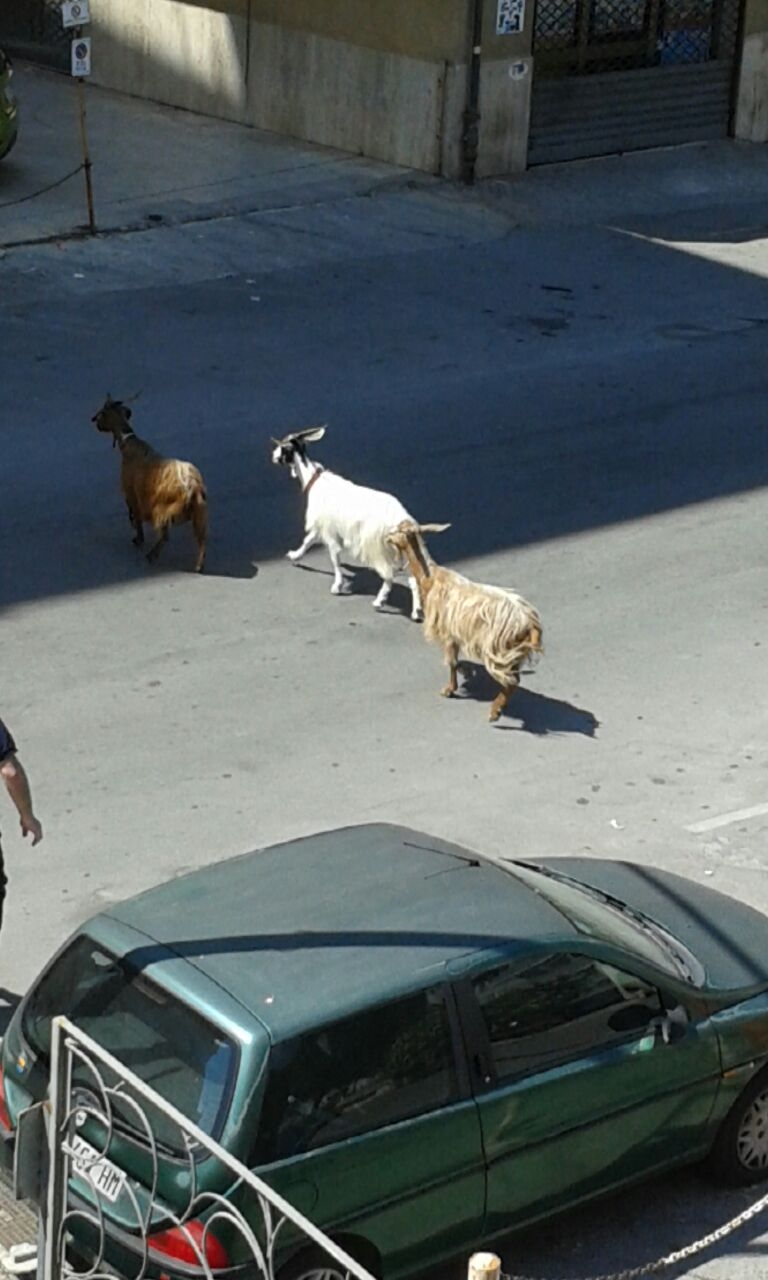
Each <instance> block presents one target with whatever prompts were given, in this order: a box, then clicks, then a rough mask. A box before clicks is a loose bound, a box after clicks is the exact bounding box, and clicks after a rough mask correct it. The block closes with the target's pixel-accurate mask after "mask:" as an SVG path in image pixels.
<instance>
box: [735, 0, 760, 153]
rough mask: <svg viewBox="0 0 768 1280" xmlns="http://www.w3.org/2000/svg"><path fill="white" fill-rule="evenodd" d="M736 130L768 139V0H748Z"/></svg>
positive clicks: (749, 136) (749, 139) (754, 138)
mask: <svg viewBox="0 0 768 1280" xmlns="http://www.w3.org/2000/svg"><path fill="white" fill-rule="evenodd" d="M743 30H744V44H743V48H742V54H741V66H740V69H739V78H738V84H737V89H736V113H735V120H734V133H735V134H736V137H737V138H744V139H745V140H746V141H747V142H768V0H746V6H745V10H744V27H743Z"/></svg>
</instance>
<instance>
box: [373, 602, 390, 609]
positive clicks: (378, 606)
mask: <svg viewBox="0 0 768 1280" xmlns="http://www.w3.org/2000/svg"><path fill="white" fill-rule="evenodd" d="M386 603H387V602H386V600H374V601H373V607H374V609H383V608H384V605H385V604H386Z"/></svg>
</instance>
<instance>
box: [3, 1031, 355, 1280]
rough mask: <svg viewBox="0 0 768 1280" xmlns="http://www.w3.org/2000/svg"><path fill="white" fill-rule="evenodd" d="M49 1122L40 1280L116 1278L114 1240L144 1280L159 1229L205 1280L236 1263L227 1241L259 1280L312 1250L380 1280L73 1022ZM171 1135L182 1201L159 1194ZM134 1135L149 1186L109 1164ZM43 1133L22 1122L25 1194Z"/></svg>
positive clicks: (329, 1264) (335, 1268) (335, 1269)
mask: <svg viewBox="0 0 768 1280" xmlns="http://www.w3.org/2000/svg"><path fill="white" fill-rule="evenodd" d="M41 1114H44V1115H45V1126H44V1127H45V1130H46V1134H47V1136H46V1140H45V1146H46V1147H47V1162H48V1168H47V1170H46V1172H45V1176H44V1178H43V1179H42V1180H41V1182H40V1183H39V1186H40V1192H39V1195H38V1200H39V1201H40V1202H41V1203H40V1206H39V1207H40V1209H41V1218H42V1223H43V1232H42V1234H43V1237H44V1242H43V1249H42V1258H41V1262H42V1267H40V1268H39V1269H38V1276H39V1277H40V1280H70V1278H71V1277H76V1276H77V1277H80V1280H82V1277H83V1276H84V1275H86V1276H87V1277H88V1278H89V1280H114V1270H110V1265H111V1264H110V1255H111V1253H113V1251H114V1248H115V1240H118V1241H119V1242H120V1245H121V1259H122V1261H121V1270H122V1273H123V1274H124V1275H125V1276H126V1280H143V1277H144V1276H145V1275H146V1273H147V1270H148V1267H149V1265H150V1261H154V1262H155V1263H157V1262H158V1255H157V1248H158V1247H159V1241H158V1233H159V1232H161V1233H162V1235H163V1239H164V1240H167V1238H168V1233H169V1232H172V1233H173V1234H174V1236H175V1238H176V1240H177V1241H178V1240H179V1239H182V1240H183V1242H184V1246H185V1253H186V1257H187V1268H188V1267H189V1265H190V1264H191V1265H192V1267H195V1268H198V1269H199V1272H200V1274H201V1275H202V1276H205V1277H206V1280H214V1276H215V1273H216V1271H217V1270H218V1269H221V1268H223V1267H224V1266H225V1263H224V1261H222V1259H221V1253H220V1251H221V1248H222V1246H221V1244H220V1243H219V1242H220V1240H221V1239H226V1240H227V1241H228V1250H227V1252H228V1260H227V1264H226V1265H229V1261H230V1260H231V1257H232V1256H233V1255H235V1254H236V1256H237V1260H238V1263H239V1265H241V1266H244V1267H245V1268H246V1270H247V1272H248V1274H250V1275H252V1276H258V1277H260V1280H278V1278H279V1275H280V1269H281V1267H282V1265H283V1264H284V1262H285V1261H286V1260H287V1258H289V1257H290V1258H291V1259H295V1257H296V1256H297V1255H298V1254H301V1253H303V1251H304V1249H305V1248H307V1247H310V1246H311V1250H312V1254H313V1257H315V1258H316V1257H317V1256H318V1255H322V1259H323V1261H322V1262H315V1263H314V1265H313V1269H316V1270H322V1271H324V1272H325V1273H326V1275H327V1274H329V1273H335V1274H336V1275H337V1276H340V1277H344V1278H345V1280H372V1277H371V1276H370V1274H369V1273H368V1272H367V1271H366V1270H365V1269H364V1268H363V1267H362V1266H361V1265H360V1263H359V1262H357V1261H356V1260H355V1259H354V1258H352V1257H350V1255H349V1254H348V1253H347V1252H346V1251H345V1250H344V1249H342V1248H340V1247H339V1246H338V1245H337V1244H336V1243H334V1241H332V1240H330V1239H329V1237H328V1236H327V1235H325V1233H324V1232H323V1231H321V1230H320V1229H319V1228H318V1227H316V1226H315V1225H314V1224H313V1223H312V1222H310V1221H309V1219H308V1218H306V1217H305V1216H304V1215H303V1214H302V1213H300V1212H299V1211H298V1210H297V1209H296V1208H294V1207H293V1205H291V1204H289V1203H288V1201H286V1200H284V1199H283V1198H282V1196H280V1195H278V1194H277V1192H275V1191H274V1190H273V1189H272V1188H271V1187H270V1186H269V1185H268V1184H267V1183H266V1182H264V1181H263V1179H262V1178H260V1177H258V1176H257V1175H256V1174H255V1173H253V1172H252V1171H251V1170H250V1169H248V1168H246V1166H245V1165H243V1164H242V1163H241V1162H240V1161H238V1160H236V1159H235V1158H234V1157H233V1156H231V1155H230V1154H229V1153H228V1152H227V1151H226V1150H224V1148H223V1147H221V1146H220V1144H219V1143H217V1142H215V1141H214V1140H213V1139H212V1138H211V1137H209V1136H208V1135H207V1134H206V1133H204V1132H203V1130H202V1129H200V1128H199V1127H198V1126H197V1125H196V1124H194V1123H193V1122H192V1121H191V1120H189V1119H188V1118H187V1117H186V1116H184V1115H183V1114H182V1113H181V1112H180V1111H179V1110H178V1109H177V1108H176V1107H174V1106H173V1105H172V1104H171V1103H170V1102H167V1101H166V1100H165V1099H164V1098H163V1097H161V1096H160V1095H159V1094H158V1093H157V1092H156V1091H155V1090H153V1089H152V1088H150V1086H149V1085H147V1084H146V1083H145V1082H144V1081H143V1080H141V1079H140V1078H139V1077H138V1076H136V1075H135V1074H134V1073H133V1072H131V1071H129V1070H128V1069H127V1068H126V1067H125V1066H124V1065H123V1064H122V1063H121V1062H119V1061H118V1060H117V1059H116V1058H114V1057H112V1055H111V1054H109V1053H107V1052H106V1050H104V1049H102V1048H101V1046H100V1045H98V1044H97V1043H96V1042H95V1041H94V1040H92V1039H91V1038H90V1037H89V1036H87V1035H85V1034H84V1032H82V1031H80V1030H79V1029H78V1028H77V1027H75V1026H73V1025H72V1023H70V1022H69V1021H68V1020H67V1019H66V1018H64V1017H59V1018H55V1019H54V1020H53V1024H52V1044H51V1077H50V1092H49V1099H48V1101H47V1103H46V1104H44V1106H43V1108H42V1111H41ZM153 1115H158V1116H159V1115H161V1116H162V1126H163V1140H162V1142H159V1141H158V1139H157V1137H156V1135H155V1132H154V1128H153V1123H152V1119H151V1117H152V1116H153ZM169 1126H170V1132H172V1133H173V1134H174V1135H177V1138H176V1136H174V1141H173V1143H172V1146H173V1149H174V1151H175V1152H176V1159H175V1162H174V1174H173V1185H174V1189H175V1192H174V1196H173V1197H172V1198H173V1200H174V1203H172V1204H170V1203H169V1202H168V1197H167V1195H165V1194H163V1195H162V1197H161V1195H160V1192H159V1189H158V1184H159V1181H160V1171H161V1166H162V1165H163V1162H165V1165H166V1166H167V1165H168V1159H167V1156H166V1151H167V1149H168V1134H169ZM127 1128H130V1130H131V1131H132V1133H133V1135H134V1142H135V1143H138V1147H139V1148H140V1149H141V1152H142V1153H143V1154H142V1158H143V1163H144V1166H145V1170H146V1175H145V1174H142V1178H141V1181H140V1182H139V1181H136V1180H135V1178H134V1177H133V1176H132V1175H131V1172H130V1170H128V1169H123V1168H121V1167H120V1166H119V1165H117V1164H116V1163H113V1162H112V1160H111V1159H110V1151H111V1149H112V1148H113V1142H114V1139H115V1137H116V1136H118V1137H119V1136H121V1135H122V1136H123V1137H124V1136H125V1133H126V1129H127ZM38 1131H39V1127H38ZM32 1132H34V1126H32V1125H31V1124H30V1125H29V1126H28V1127H27V1126H26V1125H25V1124H23V1123H20V1126H19V1135H18V1139H17V1146H19V1148H20V1149H19V1150H18V1151H17V1193H18V1190H19V1187H18V1183H19V1176H18V1171H19V1169H20V1168H23V1165H24V1160H25V1157H24V1152H23V1149H22V1148H23V1145H24V1142H25V1133H30V1134H31V1133H32ZM84 1133H87V1134H88V1139H87V1140H85V1139H84V1136H83V1135H84ZM94 1133H98V1134H99V1135H100V1137H97V1138H95V1137H94ZM179 1156H180V1158H179ZM207 1158H210V1159H212V1160H214V1161H215V1162H216V1168H217V1171H218V1172H219V1173H220V1175H221V1178H220V1183H221V1186H222V1187H223V1188H224V1190H219V1191H213V1190H202V1189H200V1186H199V1182H200V1178H199V1165H200V1162H201V1161H202V1160H203V1159H207ZM29 1163H30V1161H29V1158H27V1164H28V1165H29ZM38 1163H39V1161H38ZM167 1172H168V1170H167V1167H166V1176H167ZM78 1184H79V1194H78ZM84 1189H85V1192H86V1194H85V1195H84V1194H83V1190H84ZM28 1193H29V1191H28V1188H27V1194H28ZM179 1197H180V1198H181V1199H179ZM118 1199H119V1211H120V1212H119V1219H120V1220H119V1225H116V1220H115V1212H114V1211H115V1210H116V1208H117V1202H118ZM110 1210H112V1212H110ZM158 1223H160V1226H159V1225H158ZM126 1252H127V1253H128V1254H129V1256H130V1257H131V1258H132V1259H134V1260H135V1266H134V1268H133V1271H132V1273H131V1274H128V1273H127V1271H126V1269H125V1257H126ZM160 1262H161V1264H162V1257H161V1258H160ZM112 1265H113V1264H112Z"/></svg>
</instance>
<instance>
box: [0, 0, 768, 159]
mask: <svg viewBox="0 0 768 1280" xmlns="http://www.w3.org/2000/svg"><path fill="white" fill-rule="evenodd" d="M56 7H57V6H56V0H4V3H3V6H2V8H3V11H4V14H5V16H3V17H0V42H2V41H3V40H6V41H7V40H8V39H9V36H8V32H7V30H4V25H3V24H5V26H6V28H7V25H8V22H9V20H10V21H12V22H13V23H14V24H15V25H14V30H13V32H12V33H11V34H12V36H13V39H12V40H11V49H13V47H14V42H15V43H16V44H18V45H20V46H21V45H24V41H23V40H21V39H20V36H19V31H20V29H21V27H22V26H23V25H24V22H25V21H26V20H27V18H29V19H30V21H29V24H28V25H29V27H30V31H32V29H33V28H34V27H35V21H34V20H33V19H35V16H36V19H37V29H38V30H40V31H43V30H45V31H47V32H48V35H47V37H46V38H47V40H48V43H49V44H55V45H56V51H57V53H58V54H59V55H61V52H62V49H63V46H61V42H60V41H56V40H55V39H54V36H53V35H52V34H51V31H52V28H51V10H52V9H55V8H56ZM91 12H92V22H91V34H92V35H93V49H94V71H93V79H94V81H95V82H96V83H100V84H103V85H106V86H109V87H111V88H114V89H120V90H123V91H124V92H127V93H132V94H136V95H138V96H141V97H146V98H150V99H153V100H155V101H158V102H164V103H168V104H170V105H172V106H178V107H185V108H188V109H189V110H191V111H197V112H202V113H204V114H208V115H213V116H217V117H220V118H223V119H227V120H233V121H237V122H239V123H242V124H249V125H254V126H258V127H259V128H262V129H269V130H273V131H274V132H276V133H280V134H286V135H289V136H292V137H295V138H301V139H304V140H307V141H312V142H318V143H323V144H325V145H328V146H332V147H338V148H340V149H342V150H345V151H351V152H356V153H359V154H363V155H366V156H370V157H371V158H374V159H381V160H386V161H389V162H391V163H393V164H398V165H403V166H408V167H412V168H415V169H420V170H423V171H425V172H428V173H435V174H442V175H444V176H446V177H451V178H456V177H461V176H465V177H468V176H471V175H472V174H476V175H477V176H479V177H483V176H489V175H500V174H509V173H517V172H520V171H522V170H523V169H525V168H526V167H528V165H531V164H540V163H545V162H547V161H552V160H567V159H573V158H577V157H586V156H594V155H604V154H610V153H613V152H620V151H627V150H633V149H637V148H642V147H653V146H663V145H674V144H676V143H682V142H691V141H697V140H700V139H710V138H720V137H727V136H735V137H738V138H743V139H747V140H750V141H753V142H765V141H766V140H767V139H768V0H91ZM14 15H15V18H14ZM14 33H15V34H14ZM24 51H26V48H25V49H24Z"/></svg>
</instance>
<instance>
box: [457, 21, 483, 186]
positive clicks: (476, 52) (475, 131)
mask: <svg viewBox="0 0 768 1280" xmlns="http://www.w3.org/2000/svg"><path fill="white" fill-rule="evenodd" d="M469 7H470V15H469V16H470V23H469V28H470V35H469V39H470V44H469V57H468V59H467V97H466V105H465V109H464V121H463V125H464V127H463V130H462V135H461V177H462V181H464V182H466V183H467V184H468V185H469V186H471V185H472V183H473V182H474V181H475V165H476V163H477V150H478V146H479V143H480V67H481V63H480V60H481V57H482V41H483V0H470V6H469Z"/></svg>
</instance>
